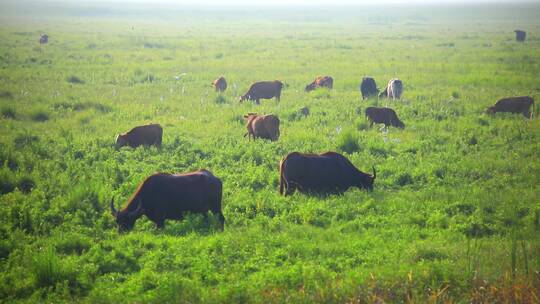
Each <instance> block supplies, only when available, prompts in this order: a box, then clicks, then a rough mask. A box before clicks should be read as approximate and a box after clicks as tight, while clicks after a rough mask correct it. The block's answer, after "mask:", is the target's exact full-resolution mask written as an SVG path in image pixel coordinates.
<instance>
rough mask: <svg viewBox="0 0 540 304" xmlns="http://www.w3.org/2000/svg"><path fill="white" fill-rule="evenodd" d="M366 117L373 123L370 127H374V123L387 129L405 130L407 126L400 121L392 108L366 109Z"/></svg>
mask: <svg viewBox="0 0 540 304" xmlns="http://www.w3.org/2000/svg"><path fill="white" fill-rule="evenodd" d="M366 117H367V119H368V120H369V121H370V122H371V124H370V125H369V126H370V127H371V126H373V123H382V124H384V126H385V127H388V126H393V127H397V128H400V129H404V128H405V124H404V123H403V122H402V121H401V120H399V118H398V116H397V114H396V112H395V111H394V110H392V109H390V108H377V107H368V108H366Z"/></svg>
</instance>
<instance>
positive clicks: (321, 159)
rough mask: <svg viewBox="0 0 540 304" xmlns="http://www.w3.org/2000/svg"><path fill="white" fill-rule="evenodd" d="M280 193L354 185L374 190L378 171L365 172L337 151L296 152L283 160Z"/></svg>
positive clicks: (337, 189) (324, 190) (325, 190)
mask: <svg viewBox="0 0 540 304" xmlns="http://www.w3.org/2000/svg"><path fill="white" fill-rule="evenodd" d="M279 171H280V181H279V193H281V194H284V195H285V196H286V195H289V194H292V193H293V192H294V191H295V190H298V191H300V192H304V193H322V194H325V193H343V192H345V191H347V189H349V188H350V187H358V188H361V189H367V190H372V189H373V182H374V181H375V177H376V172H375V167H373V175H370V174H367V173H363V172H361V171H360V170H358V169H356V167H355V166H354V165H353V164H352V163H351V162H350V161H349V160H348V159H347V158H346V157H345V156H343V155H341V154H339V153H336V152H326V153H323V154H303V153H299V152H293V153H290V154H288V155H287V156H285V158H283V159H282V160H281V162H280V163H279Z"/></svg>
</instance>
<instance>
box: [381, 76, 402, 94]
mask: <svg viewBox="0 0 540 304" xmlns="http://www.w3.org/2000/svg"><path fill="white" fill-rule="evenodd" d="M401 94H403V82H401V80H399V79H397V78H392V79H390V81H388V85H387V86H386V90H385V91H384V92H381V94H379V98H382V97H388V98H392V99H400V98H401Z"/></svg>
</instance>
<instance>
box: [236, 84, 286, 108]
mask: <svg viewBox="0 0 540 304" xmlns="http://www.w3.org/2000/svg"><path fill="white" fill-rule="evenodd" d="M282 88H283V83H282V82H281V81H279V80H274V81H259V82H255V83H254V84H252V85H251V87H250V88H249V90H248V91H247V93H246V94H244V95H242V96H241V97H240V102H242V101H244V100H246V99H247V100H254V101H255V103H256V104H259V100H260V99H270V98H274V97H275V98H276V100H277V101H279V99H280V97H281V89H282Z"/></svg>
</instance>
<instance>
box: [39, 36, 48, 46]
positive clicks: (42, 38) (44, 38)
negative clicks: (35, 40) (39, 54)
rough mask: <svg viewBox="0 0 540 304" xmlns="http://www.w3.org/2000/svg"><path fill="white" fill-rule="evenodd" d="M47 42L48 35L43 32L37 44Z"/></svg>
mask: <svg viewBox="0 0 540 304" xmlns="http://www.w3.org/2000/svg"><path fill="white" fill-rule="evenodd" d="M47 42H49V36H48V35H47V34H43V35H41V36H40V37H39V44H46V43H47Z"/></svg>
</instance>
